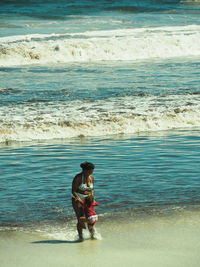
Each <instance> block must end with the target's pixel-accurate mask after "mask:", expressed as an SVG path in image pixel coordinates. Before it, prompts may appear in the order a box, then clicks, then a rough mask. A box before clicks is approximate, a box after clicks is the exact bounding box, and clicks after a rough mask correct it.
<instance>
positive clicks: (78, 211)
mask: <svg viewBox="0 0 200 267" xmlns="http://www.w3.org/2000/svg"><path fill="white" fill-rule="evenodd" d="M72 207H73V209H74V211H75V213H76V217H77V220H78V223H77V231H78V235H79V238H80V239H82V238H83V229H86V227H85V224H84V222H83V221H81V220H80V217H81V216H84V210H83V208H82V207H78V204H77V202H76V201H75V199H74V198H72Z"/></svg>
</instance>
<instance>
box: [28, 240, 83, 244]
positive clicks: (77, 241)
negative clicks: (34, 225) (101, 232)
mask: <svg viewBox="0 0 200 267" xmlns="http://www.w3.org/2000/svg"><path fill="white" fill-rule="evenodd" d="M80 242H82V241H81V240H74V241H70V240H41V241H34V242H31V243H32V244H75V243H80Z"/></svg>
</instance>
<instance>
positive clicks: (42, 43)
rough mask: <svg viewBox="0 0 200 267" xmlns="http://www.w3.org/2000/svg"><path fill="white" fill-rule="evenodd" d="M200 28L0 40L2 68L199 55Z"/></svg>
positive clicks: (36, 35)
mask: <svg viewBox="0 0 200 267" xmlns="http://www.w3.org/2000/svg"><path fill="white" fill-rule="evenodd" d="M199 47H200V26H198V25H189V26H176V27H156V28H152V27H148V28H136V29H119V30H111V31H91V32H84V33H65V34H54V33H53V34H49V35H48V34H31V35H24V36H23V35H21V36H11V37H2V38H0V66H13V65H21V64H34V63H37V64H46V63H58V62H62V63H63V62H85V61H103V60H104V61H105V60H140V59H151V58H173V57H183V56H200V49H199Z"/></svg>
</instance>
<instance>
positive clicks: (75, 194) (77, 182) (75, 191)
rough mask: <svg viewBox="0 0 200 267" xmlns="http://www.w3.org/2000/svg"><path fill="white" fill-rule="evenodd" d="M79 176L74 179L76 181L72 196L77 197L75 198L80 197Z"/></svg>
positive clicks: (73, 184)
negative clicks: (78, 193)
mask: <svg viewBox="0 0 200 267" xmlns="http://www.w3.org/2000/svg"><path fill="white" fill-rule="evenodd" d="M79 180H80V179H79V175H76V176H75V177H74V180H73V182H72V194H73V195H74V196H75V198H76V197H77V196H78V195H77V192H78V187H79V185H80V181H79Z"/></svg>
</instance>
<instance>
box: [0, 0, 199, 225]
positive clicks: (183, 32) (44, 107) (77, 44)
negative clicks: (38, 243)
mask: <svg viewBox="0 0 200 267" xmlns="http://www.w3.org/2000/svg"><path fill="white" fill-rule="evenodd" d="M0 12H1V18H0V165H1V174H0V226H1V227H2V229H5V228H6V227H7V228H9V227H11V228H12V227H18V226H23V227H27V226H33V225H36V226H38V227H39V225H40V224H41V223H46V224H48V225H55V224H59V223H73V225H74V219H75V216H74V212H73V209H72V207H71V184H72V180H73V177H74V176H75V175H76V174H77V173H79V172H80V171H81V169H80V167H79V166H80V163H81V162H83V161H85V160H87V161H91V162H93V163H94V164H95V166H96V168H95V172H94V177H95V197H96V200H97V201H98V202H99V203H100V205H99V207H98V208H97V212H98V214H99V215H100V218H101V219H102V220H104V219H105V220H106V219H107V218H110V217H112V218H113V217H115V216H116V217H119V216H121V217H123V218H127V217H129V218H130V216H131V217H132V218H136V217H137V216H154V215H155V214H156V215H158V214H161V215H166V214H171V213H173V212H180V213H181V212H182V211H184V210H197V211H198V210H199V204H200V198H199V192H200V187H199V174H200V167H199V166H200V164H199V163H200V162H199V158H200V142H199V140H200V115H199V114H200V75H199V64H200V63H199V62H200V50H199V47H200V46H199V45H200V17H199V14H200V5H199V2H195V1H190V2H187V1H153V0H152V1H150V0H148V1H88V0H87V1H64V0H63V1H61V0H59V1H56V2H55V1H50V0H49V1H42V0H38V1H36V0H35V1H34V0H33V1H17V2H16V1H1V6H0ZM36 228H37V227H36Z"/></svg>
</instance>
